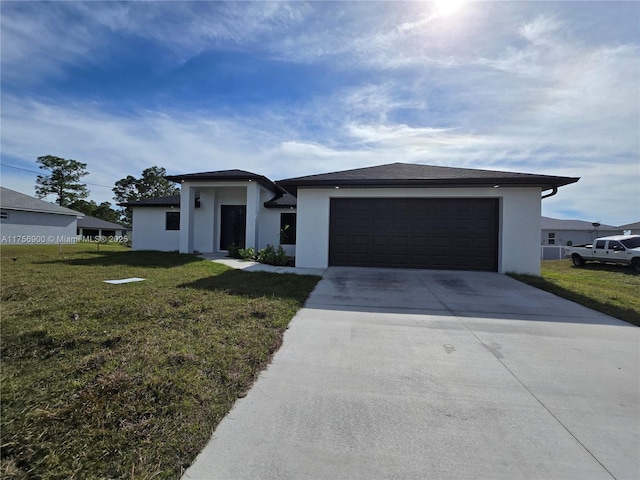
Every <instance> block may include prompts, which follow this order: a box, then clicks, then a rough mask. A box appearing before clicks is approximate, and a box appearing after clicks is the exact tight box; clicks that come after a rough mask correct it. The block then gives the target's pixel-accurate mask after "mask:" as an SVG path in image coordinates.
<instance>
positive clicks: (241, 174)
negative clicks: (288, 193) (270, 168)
mask: <svg viewBox="0 0 640 480" xmlns="http://www.w3.org/2000/svg"><path fill="white" fill-rule="evenodd" d="M165 178H166V179H167V180H171V181H172V182H177V183H182V182H185V181H189V182H198V181H207V180H253V181H255V182H258V183H261V184H262V185H264V186H265V187H268V188H270V189H271V190H273V191H274V192H280V191H281V190H282V188H281V187H279V186H278V185H276V184H275V183H274V182H272V181H271V180H269V179H268V178H267V177H264V176H262V175H258V174H257V173H251V172H246V171H244V170H218V171H215V172H200V173H186V174H183V175H167V176H166V177H165Z"/></svg>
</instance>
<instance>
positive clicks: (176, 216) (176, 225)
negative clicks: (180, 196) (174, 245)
mask: <svg viewBox="0 0 640 480" xmlns="http://www.w3.org/2000/svg"><path fill="white" fill-rule="evenodd" d="M166 220H167V222H166V225H167V226H166V228H165V229H166V230H180V212H167V218H166Z"/></svg>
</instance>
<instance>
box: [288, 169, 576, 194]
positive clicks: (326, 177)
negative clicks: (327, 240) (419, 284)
mask: <svg viewBox="0 0 640 480" xmlns="http://www.w3.org/2000/svg"><path fill="white" fill-rule="evenodd" d="M579 179H580V178H579V177H556V176H551V175H537V174H532V173H517V172H502V171H496V170H478V169H472V168H455V167H441V166H434V165H418V164H411V163H391V164H388V165H379V166H375V167H365V168H356V169H353V170H344V171H341V172H333V173H322V174H319V175H308V176H305V177H296V178H288V179H285V180H281V181H279V182H278V185H281V186H282V187H284V188H286V189H287V190H288V191H290V192H292V193H294V194H295V190H296V189H297V188H300V187H334V186H349V187H411V186H414V187H428V186H430V187H474V186H475V187H489V186H491V187H493V186H505V187H507V186H516V187H520V186H527V187H541V188H542V189H543V190H549V189H551V188H557V187H560V186H563V185H568V184H570V183H574V182H577V181H578V180H579Z"/></svg>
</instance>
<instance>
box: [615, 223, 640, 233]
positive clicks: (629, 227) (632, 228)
mask: <svg viewBox="0 0 640 480" xmlns="http://www.w3.org/2000/svg"><path fill="white" fill-rule="evenodd" d="M618 228H619V229H620V230H622V233H623V234H625V235H640V222H634V223H627V224H626V225H620V226H619V227H618Z"/></svg>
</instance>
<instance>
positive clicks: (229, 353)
mask: <svg viewBox="0 0 640 480" xmlns="http://www.w3.org/2000/svg"><path fill="white" fill-rule="evenodd" d="M1 257H2V263H1V268H2V270H1V290H0V291H1V298H2V325H1V333H2V337H1V348H2V371H1V378H0V381H1V387H0V388H1V404H0V408H1V422H2V424H1V427H2V430H1V434H2V446H1V452H0V453H1V458H2V461H1V464H0V465H1V472H0V473H1V474H2V475H1V476H2V478H39V479H69V478H134V479H147V478H179V476H180V475H181V473H182V472H183V471H184V469H185V468H186V467H187V466H188V465H189V464H190V463H191V462H192V461H193V460H194V459H195V456H196V455H197V454H198V453H199V452H200V450H201V449H202V448H203V446H204V445H205V443H206V442H207V440H208V439H209V437H210V436H211V433H212V431H213V429H214V428H215V426H216V425H217V424H218V422H219V421H220V420H221V419H222V418H223V416H224V415H225V414H226V413H227V412H228V411H229V409H230V408H231V406H232V405H233V403H234V401H235V400H236V399H237V398H238V397H241V396H242V395H244V394H245V392H246V391H247V390H248V388H249V387H250V386H251V384H252V382H253V381H254V379H255V378H256V376H257V374H258V373H259V372H260V371H261V370H262V369H263V368H264V367H265V366H266V365H267V363H268V362H269V360H270V358H271V356H272V354H273V353H274V352H275V351H276V350H277V349H278V347H279V346H280V344H281V339H282V335H283V333H284V331H285V329H286V327H287V325H288V323H289V321H290V320H291V318H292V317H293V316H294V314H295V313H296V311H297V310H298V309H299V308H300V307H301V305H302V303H303V302H304V300H305V299H306V298H307V296H308V294H309V293H310V291H311V290H312V289H313V287H314V286H315V284H316V283H317V281H318V277H311V276H297V275H277V274H271V273H264V272H256V273H247V272H242V271H236V270H230V269H228V268H227V267H225V266H222V265H219V264H216V263H213V262H209V261H205V260H202V259H200V258H198V257H196V256H193V255H180V254H177V253H157V252H131V251H128V250H127V249H126V248H124V247H120V246H118V245H101V246H100V251H99V252H98V250H97V247H96V245H92V244H84V245H82V244H80V245H65V246H63V247H62V254H60V253H59V252H58V246H16V247H14V246H3V248H2V251H1ZM13 258H17V259H16V260H15V261H14V260H13ZM127 277H142V278H145V279H146V281H144V282H138V283H129V284H123V285H109V284H106V283H103V280H108V279H119V278H127Z"/></svg>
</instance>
